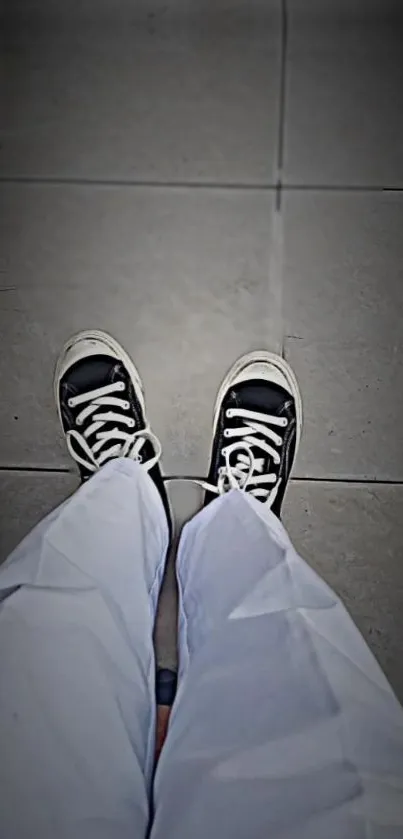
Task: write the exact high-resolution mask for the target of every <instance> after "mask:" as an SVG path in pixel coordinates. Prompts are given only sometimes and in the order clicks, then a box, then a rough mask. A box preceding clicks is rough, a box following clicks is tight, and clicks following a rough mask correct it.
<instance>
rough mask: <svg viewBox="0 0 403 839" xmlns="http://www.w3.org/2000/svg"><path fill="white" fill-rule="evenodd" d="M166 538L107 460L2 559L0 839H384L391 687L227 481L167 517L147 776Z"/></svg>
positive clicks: (394, 768) (343, 617) (324, 589)
mask: <svg viewBox="0 0 403 839" xmlns="http://www.w3.org/2000/svg"><path fill="white" fill-rule="evenodd" d="M167 540H168V533H167V526H166V521H165V517H164V512H163V507H162V503H161V500H160V497H159V495H158V492H157V490H156V489H155V487H154V484H153V483H152V481H151V479H150V478H149V476H148V475H147V474H146V472H145V471H144V470H143V469H142V468H141V467H140V466H138V465H137V464H135V463H133V462H130V461H128V460H117V461H114V462H112V463H110V464H108V465H107V466H106V467H105V468H103V469H102V470H101V471H100V472H99V473H98V474H97V475H96V476H95V477H93V478H92V479H91V480H90V481H88V483H86V484H85V485H84V486H82V487H81V489H80V490H79V491H78V492H77V493H76V494H75V495H74V496H73V497H72V498H71V499H69V500H68V501H66V502H65V503H64V504H63V505H62V506H61V507H59V509H57V510H56V511H55V512H53V513H52V514H51V515H50V516H48V517H47V518H46V519H45V520H44V521H43V522H42V523H41V524H39V525H38V526H37V527H36V528H35V529H34V530H33V532H32V533H31V534H30V535H29V536H28V537H27V538H26V539H25V540H24V541H23V542H22V544H21V545H20V546H19V547H18V548H17V550H16V551H15V552H14V553H13V554H12V555H11V557H10V558H9V559H8V560H7V562H6V563H5V565H4V566H3V567H2V569H1V571H0V597H1V605H0V678H1V683H0V752H1V759H0V835H1V837H2V839H28V837H29V839H32V837H34V839H36V837H38V839H56V837H57V839H137V838H138V839H143V837H145V836H146V835H148V834H147V831H148V830H149V829H151V834H150V835H151V837H152V839H205V837H209V839H285V838H287V839H398V837H400V839H401V837H402V836H403V713H402V709H401V706H400V705H399V703H398V702H397V700H396V699H395V697H394V695H393V693H392V691H391V689H390V687H389V685H388V683H387V682H386V680H385V677H384V676H383V674H382V672H381V670H380V669H379V667H378V665H377V663H376V662H375V660H374V658H373V656H372V655H371V653H370V651H369V650H368V648H367V646H366V645H365V643H364V641H363V639H362V637H361V636H360V634H359V633H358V631H357V629H356V628H355V626H354V624H353V623H352V621H351V620H350V618H349V616H348V615H347V613H346V611H345V610H344V608H343V606H342V605H341V603H340V602H339V600H338V599H337V597H336V596H335V594H334V593H333V592H332V591H331V590H330V589H329V588H328V586H327V585H326V584H325V583H324V582H323V581H322V580H321V579H320V578H319V577H318V576H317V575H316V574H315V573H314V572H313V571H312V570H311V569H310V568H309V567H308V566H307V565H306V563H305V562H304V561H303V560H302V559H301V558H300V557H299V556H298V555H297V554H296V552H295V551H294V549H293V547H292V545H291V544H290V541H289V539H288V537H287V534H286V533H285V531H284V528H283V527H282V525H281V524H280V523H279V522H278V521H277V519H276V518H275V517H274V516H273V515H272V514H271V513H270V512H268V511H267V510H265V508H264V507H263V505H262V504H259V502H257V501H255V500H254V499H252V498H251V497H250V496H248V495H246V494H243V493H241V492H238V491H234V492H231V493H229V494H228V495H225V496H224V497H221V498H219V499H217V500H216V501H214V502H213V503H212V504H210V505H209V506H208V507H207V508H206V509H205V510H203V511H202V512H201V513H199V514H198V515H197V516H196V517H195V518H194V519H193V521H192V522H190V524H188V525H187V526H186V528H185V529H184V532H183V535H182V539H181V542H180V547H179V554H178V560H177V573H178V581H179V587H180V600H181V603H180V618H179V648H180V674H179V688H178V694H177V698H176V701H175V705H174V709H173V713H172V716H171V722H170V726H169V731H168V737H167V741H166V744H165V746H164V749H163V752H162V756H161V759H160V763H159V766H158V770H157V774H156V778H155V781H154V783H153V788H152V767H153V752H154V728H155V705H154V656H153V645H152V630H153V622H154V615H155V607H156V601H157V596H158V591H159V586H160V582H161V578H162V574H163V566H164V559H165V553H166V548H167ZM150 801H151V804H150ZM151 812H152V819H150V813H151ZM150 824H151V827H150Z"/></svg>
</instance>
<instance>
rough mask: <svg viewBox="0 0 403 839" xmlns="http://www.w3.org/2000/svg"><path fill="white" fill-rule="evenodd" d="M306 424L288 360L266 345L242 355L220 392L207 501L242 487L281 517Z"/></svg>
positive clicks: (216, 411)
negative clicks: (303, 423)
mask: <svg viewBox="0 0 403 839" xmlns="http://www.w3.org/2000/svg"><path fill="white" fill-rule="evenodd" d="M301 430H302V401H301V395H300V392H299V388H298V384H297V381H296V378H295V375H294V373H293V372H292V370H291V368H290V367H289V365H288V364H287V362H286V361H284V359H282V358H280V356H277V355H273V354H272V353H269V352H265V351H264V350H262V351H257V352H252V353H249V354H248V355H244V356H243V357H242V358H240V359H239V360H238V361H237V362H236V363H235V364H234V366H233V367H232V369H231V370H230V371H229V373H228V375H227V376H226V377H225V379H224V381H223V383H222V385H221V388H220V390H219V393H218V397H217V402H216V407H215V412H214V431H213V434H214V436H213V444H212V452H211V461H210V469H209V474H208V478H207V482H208V486H207V485H205V486H206V490H207V491H206V496H205V502H204V503H205V505H206V504H209V503H210V501H212V500H213V498H216V497H217V495H221V494H222V493H224V492H227V491H228V490H229V489H232V488H239V489H242V490H244V491H245V492H249V493H250V494H251V495H253V496H254V497H255V498H256V499H257V500H258V501H261V502H263V504H265V505H266V506H267V507H269V508H270V509H271V510H272V511H273V513H274V514H275V515H276V516H278V518H280V512H281V504H282V501H283V498H284V493H285V490H286V487H287V483H288V480H289V477H290V474H291V470H292V467H293V463H294V460H295V456H296V453H297V449H298V445H299V441H300V436H301Z"/></svg>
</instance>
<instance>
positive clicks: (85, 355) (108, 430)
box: [54, 330, 172, 533]
mask: <svg viewBox="0 0 403 839" xmlns="http://www.w3.org/2000/svg"><path fill="white" fill-rule="evenodd" d="M54 391H55V398H56V404H57V407H58V412H59V417H60V421H61V424H62V428H63V431H64V434H65V437H66V442H67V448H68V450H69V452H70V454H71V456H72V458H73V459H74V460H75V461H76V463H77V465H78V468H79V470H80V475H81V479H82V480H83V481H86V480H87V479H88V478H90V477H91V475H93V474H94V472H97V471H98V469H100V468H101V467H102V466H104V465H105V463H108V461H109V460H111V459H112V458H116V457H128V458H131V459H132V460H137V461H139V462H140V463H142V464H143V466H144V469H146V470H147V472H149V474H150V477H151V478H152V479H153V481H154V483H155V485H156V487H157V489H158V492H159V493H160V495H161V498H162V502H163V504H164V508H165V512H166V514H167V519H168V525H169V530H170V533H171V532H172V517H171V511H170V506H169V501H168V496H167V493H166V490H165V486H164V482H163V480H162V473H161V469H160V466H159V463H158V461H159V459H160V456H161V444H160V442H159V440H158V438H157V437H156V436H155V434H154V433H153V432H152V431H151V429H150V427H149V424H148V421H147V417H146V413H145V403H144V393H143V386H142V382H141V378H140V375H139V373H138V371H137V370H136V367H135V365H134V364H133V362H132V360H131V358H130V357H129V356H128V355H127V353H126V352H125V350H124V349H123V348H122V347H121V346H120V344H118V342H117V341H115V339H114V338H112V337H111V336H110V335H107V334H106V333H105V332H100V331H98V330H88V331H87V332H81V333H80V334H79V335H76V336H74V337H73V338H71V339H70V341H68V343H67V344H66V346H65V347H64V349H63V351H62V353H61V355H60V358H59V360H58V362H57V365H56V371H55V379H54Z"/></svg>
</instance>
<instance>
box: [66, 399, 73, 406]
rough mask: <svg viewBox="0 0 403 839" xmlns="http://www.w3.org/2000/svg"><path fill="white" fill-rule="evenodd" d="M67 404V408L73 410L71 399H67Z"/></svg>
mask: <svg viewBox="0 0 403 839" xmlns="http://www.w3.org/2000/svg"><path fill="white" fill-rule="evenodd" d="M67 404H68V406H69V408H74V400H73V399H68V400H67Z"/></svg>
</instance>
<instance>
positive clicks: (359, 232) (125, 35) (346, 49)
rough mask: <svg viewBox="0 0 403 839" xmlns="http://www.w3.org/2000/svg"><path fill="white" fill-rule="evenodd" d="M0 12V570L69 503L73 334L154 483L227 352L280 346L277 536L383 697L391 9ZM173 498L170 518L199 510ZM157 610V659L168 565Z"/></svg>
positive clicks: (401, 578) (184, 497) (221, 1)
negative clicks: (149, 447) (283, 465)
mask: <svg viewBox="0 0 403 839" xmlns="http://www.w3.org/2000/svg"><path fill="white" fill-rule="evenodd" d="M7 5H8V8H7V9H6V11H5V12H4V20H3V21H2V23H3V24H4V25H3V32H4V38H3V44H4V62H3V67H4V72H3V78H4V81H5V95H4V96H3V101H4V105H5V106H4V107H3V108H2V109H1V110H2V117H1V118H2V121H3V125H2V136H1V147H0V179H1V181H2V182H1V183H0V187H1V195H0V202H1V204H0V225H1V226H0V237H1V253H0V350H1V352H0V376H1V383H2V399H1V400H0V431H1V434H0V469H1V472H0V493H1V498H2V504H1V513H0V527H1V541H0V554H1V557H0V558H4V556H5V555H6V554H7V553H8V551H9V550H10V549H11V547H12V546H13V545H14V544H15V543H16V542H17V541H18V539H19V538H20V537H21V536H22V535H23V534H24V533H25V532H26V531H27V530H28V529H29V528H30V527H31V526H32V524H33V523H34V522H35V521H36V520H38V518H39V517H40V516H41V515H43V514H44V512H45V511H46V510H47V509H49V508H50V507H51V506H53V505H54V504H55V503H56V502H58V501H59V500H61V499H62V498H63V497H65V495H66V494H68V493H69V492H71V491H72V490H73V489H74V487H75V485H76V477H75V475H73V474H70V473H69V472H68V470H69V469H70V464H69V461H68V458H67V454H66V451H65V449H64V446H63V441H62V439H61V436H60V433H59V430H58V427H57V420H56V416H55V412H54V406H53V404H52V388H51V377H52V369H53V365H54V361H55V358H56V355H57V353H58V351H59V348H60V345H61V343H62V342H63V341H64V340H65V339H66V338H67V337H68V336H69V335H70V333H72V332H74V331H75V330H78V329H81V328H84V327H87V326H99V327H101V328H104V329H108V330H110V331H111V332H113V333H114V334H115V335H116V337H117V338H118V339H119V340H121V341H122V342H123V343H124V344H125V345H126V346H127V349H128V350H129V351H130V352H131V353H132V354H133V355H134V356H135V358H136V362H137V364H138V366H139V367H140V369H141V372H142V374H143V376H144V379H145V385H146V391H147V399H148V404H149V412H150V416H151V419H152V422H153V425H154V426H155V429H156V431H157V433H158V434H159V435H160V437H161V439H162V441H163V444H164V452H165V453H164V465H165V469H166V471H168V472H169V473H172V472H175V473H176V472H182V473H187V474H192V473H194V472H197V473H200V472H203V471H204V470H205V462H206V456H207V451H208V444H209V433H210V422H211V410H212V401H213V398H214V394H215V391H216V388H217V386H218V384H219V381H220V379H221V377H222V375H223V373H224V371H225V370H226V368H227V367H228V365H229V364H230V363H231V361H232V360H233V358H235V357H236V356H237V355H238V354H240V353H242V352H245V351H247V350H249V349H253V348H255V347H257V346H261V345H265V346H267V347H268V348H270V349H274V350H278V349H281V348H283V350H284V353H285V355H286V357H287V358H288V359H289V360H290V361H291V362H292V364H293V366H294V367H295V369H296V372H297V374H298V377H299V379H300V382H301V386H302V390H303V395H304V403H305V433H304V438H303V442H302V447H301V452H300V456H299V459H298V463H297V466H296V473H295V474H296V476H297V478H298V479H303V480H296V481H295V482H294V483H293V484H292V486H291V488H290V492H289V495H288V500H287V508H286V510H287V512H286V517H287V523H288V524H289V527H290V530H291V533H292V535H293V537H294V538H295V541H296V543H297V546H298V547H299V548H300V549H301V551H302V553H303V554H304V555H305V556H306V558H307V559H308V561H310V562H312V563H313V565H314V566H315V567H316V568H317V569H318V570H319V571H320V572H321V573H323V574H324V576H325V577H326V578H327V579H328V580H329V582H330V583H331V584H332V585H333V586H334V587H335V588H336V589H337V591H338V592H339V593H340V594H341V596H342V597H343V599H344V600H345V601H346V603H347V604H348V606H349V608H351V610H352V613H353V615H354V617H355V619H356V620H357V622H358V624H359V626H360V627H361V629H362V630H363V632H364V634H365V635H366V637H367V638H368V641H369V643H370V644H371V646H372V647H373V649H374V651H375V653H376V655H377V656H378V657H379V659H380V661H381V662H382V664H383V666H384V667H385V668H386V671H387V673H388V675H389V677H390V678H391V680H392V682H393V684H394V685H395V687H396V689H397V690H398V692H399V695H400V696H402V697H403V681H402V676H401V672H400V649H401V645H402V642H403V625H402V621H401V616H400V611H401V608H400V602H401V587H402V585H403V574H402V572H401V569H400V545H401V543H402V526H401V524H400V518H401V517H400V515H399V514H400V506H401V495H402V487H401V485H402V484H403V455H402V452H403V439H402V431H401V415H402V408H403V404H402V385H403V374H402V366H401V334H402V333H401V313H402V305H403V292H402V287H403V283H402V279H403V278H402V268H401V265H402V262H403V260H402V257H403V247H402V244H401V228H402V221H403V203H402V202H403V198H402V193H401V192H400V189H401V188H402V186H403V184H402V181H403V167H402V155H401V148H402V140H403V136H402V135H403V119H402V113H403V109H402V104H403V103H402V86H401V83H400V79H401V77H402V72H401V71H402V63H403V59H402V55H401V50H400V43H401V32H402V30H401V28H400V26H401V24H400V22H399V16H400V17H401V16H402V15H401V9H400V8H399V4H398V3H396V2H395V0H384V2H382V3H381V0H354V2H351V0H326V2H324V0H309V2H308V0H307V2H306V3H300V2H299V0H286V2H284V3H282V2H281V0H270V1H269V2H267V0H250V2H248V4H247V5H246V4H245V3H244V2H243V1H242V0H215V2H214V3H213V2H212V0H204V2H203V3H202V2H201V0H200V2H199V0H198V2H195V3H194V4H189V3H188V2H185V0H172V2H165V0H155V2H151V0H150V2H147V0H141V2H139V3H136V4H133V3H131V2H129V1H128V0H123V1H122V2H121V3H119V4H118V6H119V8H117V6H116V4H114V3H112V2H111V0H100V2H99V3H97V4H95V3H94V0H82V2H79V1H78V0H72V2H71V3H69V4H62V3H54V2H53V0H52V2H51V0H41V2H39V0H18V2H15V3H13V4H7ZM286 24H287V27H286ZM285 27H286V28H285ZM286 36H287V37H286ZM276 183H279V189H278V190H277V192H276V191H275V190H274V188H273V187H274V186H275V184H276ZM284 185H285V186H284ZM45 469H46V470H50V471H47V472H44V471H43V470H45ZM24 470H25V471H24ZM26 470H29V471H26ZM31 470H32V471H31ZM56 470H66V471H65V473H64V472H63V471H62V472H61V473H60V472H58V471H56ZM363 482H364V483H363ZM365 482H367V483H365ZM369 482H371V483H369ZM372 482H374V483H372ZM385 482H390V483H385ZM184 486H185V487H187V485H184ZM172 493H173V498H174V503H175V507H176V509H177V518H178V523H179V524H180V522H181V521H183V520H184V519H185V518H186V517H187V516H188V515H190V513H191V510H192V509H194V508H195V507H196V506H197V503H198V497H197V495H194V496H193V495H192V494H190V495H189V491H188V488H186V489H185V490H184V489H183V488H182V489H181V488H180V487H178V486H175V487H174V488H173V490H172ZM164 603H165V609H164V610H163V613H162V615H161V619H160V622H159V625H158V630H157V640H158V644H159V649H160V658H161V661H162V662H163V663H165V664H172V662H173V661H174V656H175V650H174V645H173V643H172V639H173V634H174V612H173V606H174V585H173V575H172V573H171V576H170V577H169V580H168V585H167V588H166V589H165V594H164Z"/></svg>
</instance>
